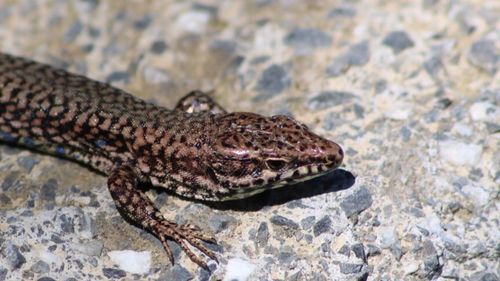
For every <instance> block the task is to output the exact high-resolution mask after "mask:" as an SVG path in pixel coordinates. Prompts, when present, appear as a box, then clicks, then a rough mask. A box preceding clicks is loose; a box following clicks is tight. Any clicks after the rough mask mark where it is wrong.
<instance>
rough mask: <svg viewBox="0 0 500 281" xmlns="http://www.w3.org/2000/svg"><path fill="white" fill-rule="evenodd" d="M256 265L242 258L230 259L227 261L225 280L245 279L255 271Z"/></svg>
mask: <svg viewBox="0 0 500 281" xmlns="http://www.w3.org/2000/svg"><path fill="white" fill-rule="evenodd" d="M254 269H255V265H254V264H251V263H249V262H248V261H246V260H243V259H240V258H234V259H230V260H229V261H228V262H227V267H226V275H225V276H224V279H223V280H224V281H232V280H235V281H245V280H247V279H248V277H249V276H250V274H251V273H252V272H253V271H254Z"/></svg>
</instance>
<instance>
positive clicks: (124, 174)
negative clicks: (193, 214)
mask: <svg viewBox="0 0 500 281" xmlns="http://www.w3.org/2000/svg"><path fill="white" fill-rule="evenodd" d="M138 184H139V180H138V176H137V174H136V172H135V171H134V169H133V168H132V167H131V166H129V165H122V166H120V167H118V168H115V170H114V171H113V172H112V173H111V174H110V176H109V179H108V189H109V192H110V193H111V197H112V198H113V200H114V202H115V205H116V207H117V208H118V210H119V211H120V212H121V213H122V214H124V215H125V216H127V217H128V218H130V219H131V220H132V221H134V222H135V223H137V224H139V225H141V226H142V227H143V228H144V229H146V230H147V231H149V232H151V233H152V234H153V235H155V236H156V237H157V238H158V239H160V241H161V243H162V244H163V247H164V248H165V251H166V252H167V255H168V257H169V259H170V262H172V264H173V261H174V258H173V254H172V251H171V250H170V247H169V246H168V244H167V239H171V240H174V241H175V242H177V243H178V244H179V245H180V246H181V248H182V249H183V250H184V252H185V253H186V254H187V255H188V256H189V258H190V259H191V260H192V261H193V262H195V263H196V264H198V265H199V266H201V267H202V268H204V269H205V270H207V271H209V268H208V266H207V264H206V263H205V262H204V261H203V260H201V259H200V257H198V256H197V255H195V254H194V253H193V252H192V251H191V249H190V248H189V245H188V243H189V244H191V245H192V246H194V247H195V248H197V249H198V250H200V251H201V252H202V253H204V254H205V255H207V256H208V257H210V258H211V259H213V260H215V261H217V258H216V256H215V255H214V254H213V253H212V252H211V251H210V250H208V249H207V248H206V247H205V246H204V245H203V244H202V243H201V240H203V241H207V242H211V243H215V239H213V238H212V237H210V236H208V235H206V234H204V233H202V232H201V231H200V230H199V229H198V228H197V227H195V226H193V225H189V224H185V225H177V224H176V223H174V222H170V221H168V220H166V219H165V218H164V217H163V215H162V214H161V213H160V211H159V210H158V209H157V208H156V207H155V206H154V204H153V202H151V200H150V199H149V198H148V197H147V196H146V194H145V193H144V192H142V191H141V190H140V189H139V188H138ZM186 242H187V243H186Z"/></svg>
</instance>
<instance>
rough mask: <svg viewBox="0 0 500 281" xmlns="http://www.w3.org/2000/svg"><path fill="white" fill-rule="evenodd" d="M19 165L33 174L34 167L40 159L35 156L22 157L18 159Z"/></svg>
mask: <svg viewBox="0 0 500 281" xmlns="http://www.w3.org/2000/svg"><path fill="white" fill-rule="evenodd" d="M17 163H18V164H19V165H20V166H21V167H23V168H24V169H26V171H28V172H31V170H32V169H33V167H34V166H35V165H36V164H37V163H38V159H36V158H34V157H33V156H21V157H19V158H18V159H17Z"/></svg>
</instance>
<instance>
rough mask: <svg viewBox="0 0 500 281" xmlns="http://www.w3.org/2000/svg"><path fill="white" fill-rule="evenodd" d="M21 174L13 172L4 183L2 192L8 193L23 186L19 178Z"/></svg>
mask: <svg viewBox="0 0 500 281" xmlns="http://www.w3.org/2000/svg"><path fill="white" fill-rule="evenodd" d="M19 176H20V173H19V172H12V173H10V174H8V175H7V177H5V179H4V180H3V183H2V190H3V191H8V190H10V189H17V188H18V187H20V186H21V185H22V180H21V179H20V178H19Z"/></svg>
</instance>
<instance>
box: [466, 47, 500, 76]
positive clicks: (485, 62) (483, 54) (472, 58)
mask: <svg viewBox="0 0 500 281" xmlns="http://www.w3.org/2000/svg"><path fill="white" fill-rule="evenodd" d="M468 59H469V62H470V63H471V64H473V65H475V66H477V67H479V68H481V69H483V70H485V71H487V72H489V73H490V74H492V75H494V74H495V73H496V72H497V70H498V66H499V63H500V60H499V50H498V49H497V48H496V47H495V42H494V41H493V40H488V39H481V40H479V41H477V42H475V43H473V44H472V46H471V48H470V51H469V55H468Z"/></svg>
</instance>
